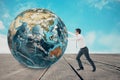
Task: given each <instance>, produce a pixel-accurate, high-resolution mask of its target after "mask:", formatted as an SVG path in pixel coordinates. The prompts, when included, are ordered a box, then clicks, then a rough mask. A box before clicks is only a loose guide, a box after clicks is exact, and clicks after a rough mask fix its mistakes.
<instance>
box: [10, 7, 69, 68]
mask: <svg viewBox="0 0 120 80" xmlns="http://www.w3.org/2000/svg"><path fill="white" fill-rule="evenodd" d="M67 38H68V33H67V29H66V26H65V24H64V23H63V22H62V20H61V19H60V18H59V17H58V16H56V15H55V14H54V13H52V12H51V11H49V10H47V9H40V8H39V9H29V10H26V11H23V12H22V13H20V14H19V15H18V16H17V17H16V18H15V19H14V20H13V22H12V23H11V25H10V28H9V31H8V44H9V48H10V51H11V53H12V55H13V56H14V57H15V58H16V60H18V61H19V62H20V63H21V64H23V65H25V66H27V67H30V68H47V67H49V66H51V65H52V64H53V63H55V62H56V61H58V60H59V59H60V58H61V57H62V55H63V54H64V52H65V50H66V47H67V42H68V39H67Z"/></svg>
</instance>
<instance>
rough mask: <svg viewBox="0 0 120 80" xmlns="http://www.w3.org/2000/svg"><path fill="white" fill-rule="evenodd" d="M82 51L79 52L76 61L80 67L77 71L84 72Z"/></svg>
mask: <svg viewBox="0 0 120 80" xmlns="http://www.w3.org/2000/svg"><path fill="white" fill-rule="evenodd" d="M82 54H83V53H82V50H79V52H78V54H77V57H76V60H77V62H78V65H79V69H77V70H83V69H84V68H83V65H82V62H81V60H80V57H81V56H82Z"/></svg>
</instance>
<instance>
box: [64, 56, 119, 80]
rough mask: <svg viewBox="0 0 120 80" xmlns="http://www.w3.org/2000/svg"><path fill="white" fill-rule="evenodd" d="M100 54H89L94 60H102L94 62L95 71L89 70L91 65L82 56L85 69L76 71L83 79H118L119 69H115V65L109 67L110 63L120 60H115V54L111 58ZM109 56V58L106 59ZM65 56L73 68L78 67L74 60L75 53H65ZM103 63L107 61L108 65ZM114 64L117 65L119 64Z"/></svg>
mask: <svg viewBox="0 0 120 80" xmlns="http://www.w3.org/2000/svg"><path fill="white" fill-rule="evenodd" d="M100 56H101V55H91V57H92V59H93V60H95V59H96V61H97V60H99V61H100V62H102V63H98V62H95V64H96V66H97V71H96V72H92V71H91V70H92V67H91V66H90V65H89V63H88V61H87V60H85V59H84V57H81V60H82V62H83V65H84V68H85V70H81V71H78V73H79V74H80V75H81V76H82V77H83V79H84V80H119V78H120V71H118V70H116V69H115V67H111V66H110V65H114V62H115V63H119V61H120V60H119V61H117V60H115V57H116V56H115V55H114V56H113V58H112V56H111V55H102V56H103V57H104V58H103V57H100ZM109 56H110V57H111V58H109V59H108V57H109ZM65 57H66V59H67V60H68V61H69V62H70V63H71V64H72V65H73V66H74V68H78V64H77V62H76V60H75V57H76V55H65ZM99 57H100V58H99ZM117 57H118V55H117ZM119 57H120V55H119ZM98 58H99V59H98ZM104 59H105V61H104ZM117 59H118V58H117ZM119 59H120V58H119ZM107 61H108V62H107ZM103 63H107V64H110V65H106V64H103ZM116 65H118V66H119V65H120V64H116Z"/></svg>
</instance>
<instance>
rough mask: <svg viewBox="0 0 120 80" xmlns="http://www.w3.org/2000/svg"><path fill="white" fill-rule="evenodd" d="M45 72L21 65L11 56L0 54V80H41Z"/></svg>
mask: <svg viewBox="0 0 120 80" xmlns="http://www.w3.org/2000/svg"><path fill="white" fill-rule="evenodd" d="M44 71H45V70H43V69H42V70H40V69H30V68H27V67H25V66H23V65H21V64H19V63H18V62H17V61H16V60H15V59H14V58H13V57H12V55H10V54H0V80H39V77H40V76H41V75H42V73H43V72H44Z"/></svg>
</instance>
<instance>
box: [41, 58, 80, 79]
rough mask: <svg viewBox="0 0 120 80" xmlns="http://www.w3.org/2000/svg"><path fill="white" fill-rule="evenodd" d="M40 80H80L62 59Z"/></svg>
mask: <svg viewBox="0 0 120 80" xmlns="http://www.w3.org/2000/svg"><path fill="white" fill-rule="evenodd" d="M40 80H80V79H79V77H78V76H77V75H76V74H75V72H74V71H73V70H72V69H71V67H70V66H69V65H68V64H67V63H66V61H65V60H64V59H63V57H62V58H61V59H60V60H59V61H58V62H56V63H55V64H53V65H52V66H51V67H50V68H49V69H48V71H47V73H46V74H45V75H44V76H43V77H42V78H41V79H40Z"/></svg>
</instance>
